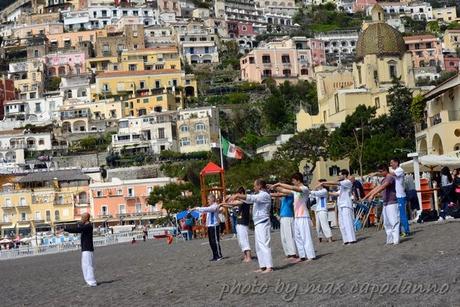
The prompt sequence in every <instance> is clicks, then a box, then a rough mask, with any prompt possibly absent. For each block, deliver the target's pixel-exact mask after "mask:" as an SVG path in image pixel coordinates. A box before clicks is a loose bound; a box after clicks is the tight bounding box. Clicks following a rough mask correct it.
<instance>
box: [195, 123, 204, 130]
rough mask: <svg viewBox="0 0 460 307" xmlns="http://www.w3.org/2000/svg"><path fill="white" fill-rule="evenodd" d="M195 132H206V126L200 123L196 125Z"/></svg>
mask: <svg viewBox="0 0 460 307" xmlns="http://www.w3.org/2000/svg"><path fill="white" fill-rule="evenodd" d="M195 130H196V131H204V130H206V126H205V124H203V123H198V124H196V125H195Z"/></svg>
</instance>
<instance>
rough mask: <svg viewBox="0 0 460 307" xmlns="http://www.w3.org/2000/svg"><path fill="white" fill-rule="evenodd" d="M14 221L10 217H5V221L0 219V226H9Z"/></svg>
mask: <svg viewBox="0 0 460 307" xmlns="http://www.w3.org/2000/svg"><path fill="white" fill-rule="evenodd" d="M11 223H12V221H11V220H9V219H4V220H3V221H0V226H7V225H11Z"/></svg>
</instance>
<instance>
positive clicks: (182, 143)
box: [180, 138, 190, 147]
mask: <svg viewBox="0 0 460 307" xmlns="http://www.w3.org/2000/svg"><path fill="white" fill-rule="evenodd" d="M189 145H190V139H189V138H182V139H180V146H181V147H182V146H189Z"/></svg>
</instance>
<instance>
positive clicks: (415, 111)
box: [410, 94, 425, 123]
mask: <svg viewBox="0 0 460 307" xmlns="http://www.w3.org/2000/svg"><path fill="white" fill-rule="evenodd" d="M424 112H425V102H424V101H423V96H422V95H420V94H418V95H417V96H415V97H414V98H413V99H412V103H411V106H410V113H411V116H412V120H413V121H414V123H420V122H421V121H422V120H423V113H424Z"/></svg>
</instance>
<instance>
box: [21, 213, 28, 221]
mask: <svg viewBox="0 0 460 307" xmlns="http://www.w3.org/2000/svg"><path fill="white" fill-rule="evenodd" d="M21 221H23V222H24V221H27V213H25V212H21Z"/></svg>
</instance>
